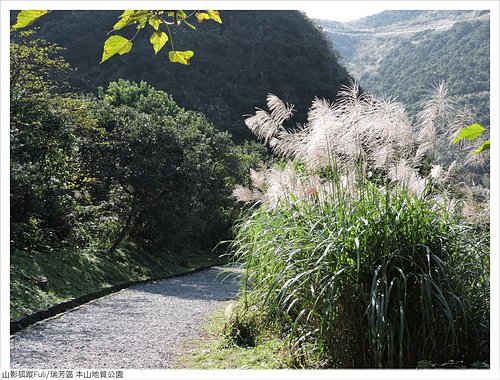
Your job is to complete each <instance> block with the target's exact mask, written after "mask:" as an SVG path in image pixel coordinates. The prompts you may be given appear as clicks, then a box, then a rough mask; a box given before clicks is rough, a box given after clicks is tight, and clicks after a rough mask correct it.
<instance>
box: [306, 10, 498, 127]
mask: <svg viewBox="0 0 500 380" xmlns="http://www.w3.org/2000/svg"><path fill="white" fill-rule="evenodd" d="M316 22H317V23H318V24H319V25H321V26H322V28H323V30H324V31H325V33H326V35H327V36H328V37H329V39H330V40H331V42H332V43H333V47H334V48H335V49H336V50H337V51H338V52H339V54H340V56H341V57H342V58H341V60H340V62H341V63H342V64H344V65H345V66H346V67H347V69H348V70H349V72H350V73H351V74H352V75H353V76H354V77H356V78H357V79H359V80H360V83H361V85H362V86H363V88H364V89H365V90H366V91H368V92H371V93H374V94H378V95H385V96H390V97H397V99H398V100H400V101H401V102H403V103H404V104H406V105H407V108H408V110H409V111H410V113H412V114H415V112H416V111H417V110H418V109H419V103H420V102H421V100H422V98H423V96H425V94H426V92H427V90H429V89H430V88H431V87H432V86H433V85H436V84H437V83H439V82H440V81H442V80H444V81H445V82H446V83H447V84H448V86H449V89H450V96H452V97H453V98H454V99H455V100H457V101H459V102H460V103H463V104H467V105H469V106H470V107H472V108H473V111H474V114H475V117H476V119H477V120H478V121H479V122H481V123H483V124H486V125H489V90H490V76H489V70H490V63H489V55H490V49H489V44H490V35H489V26H490V13H489V11H452V10H444V11H443V10H441V11H436V10H432V11H426V10H408V11H403V10H399V11H385V12H381V13H378V14H376V15H372V16H368V17H365V18H362V19H360V20H357V21H352V22H346V23H340V22H335V21H327V20H316Z"/></svg>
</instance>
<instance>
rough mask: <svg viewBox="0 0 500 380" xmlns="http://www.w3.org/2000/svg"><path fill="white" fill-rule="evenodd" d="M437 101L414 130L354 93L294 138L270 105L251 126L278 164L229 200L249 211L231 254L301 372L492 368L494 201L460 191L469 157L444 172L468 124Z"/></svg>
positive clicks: (348, 91) (246, 292) (280, 110)
mask: <svg viewBox="0 0 500 380" xmlns="http://www.w3.org/2000/svg"><path fill="white" fill-rule="evenodd" d="M445 95H446V87H445V86H444V85H440V86H438V87H436V88H435V89H434V90H433V92H432V93H431V94H430V96H429V98H428V101H427V103H426V105H425V107H424V108H423V110H422V111H421V113H420V114H419V118H418V120H419V121H418V124H417V125H415V126H413V125H411V123H410V121H409V118H408V117H407V116H406V114H405V111H404V108H403V106H402V105H401V104H399V103H396V102H393V101H385V100H382V99H376V98H373V97H371V96H369V95H366V94H362V93H360V91H359V88H358V86H357V85H356V84H353V85H352V86H351V87H349V88H345V89H344V90H343V91H342V93H341V98H340V100H339V101H338V102H336V103H335V104H330V103H329V102H327V101H324V100H320V99H316V100H315V101H314V102H313V105H312V107H311V109H310V111H309V118H308V123H307V125H305V126H304V127H303V128H301V129H299V130H295V131H292V132H290V129H289V128H288V129H287V128H286V127H284V126H283V124H284V122H285V121H286V120H287V119H289V118H290V117H291V115H292V113H293V107H292V106H290V105H288V104H285V103H283V102H282V101H281V100H279V99H278V98H277V97H275V96H273V95H269V97H268V107H269V110H270V111H269V112H267V111H264V110H257V112H256V114H255V115H254V116H251V117H249V118H247V120H246V123H247V126H248V127H249V128H250V129H251V130H252V131H253V132H254V133H255V134H256V135H257V136H258V137H259V138H261V139H262V140H263V141H264V142H265V143H268V144H269V145H270V147H271V149H272V150H273V151H274V152H275V153H276V155H278V156H281V157H283V158H284V160H283V161H282V162H280V163H278V164H276V165H274V166H272V167H270V168H262V169H260V170H252V180H253V187H251V188H245V187H242V186H239V187H237V188H236V189H235V192H234V195H235V196H236V197H237V199H238V200H240V201H242V202H245V203H247V204H249V205H251V206H250V207H249V209H248V212H247V214H246V215H245V216H244V217H243V218H242V219H241V220H240V221H239V222H238V223H237V226H236V238H235V239H234V241H233V243H232V247H233V249H234V255H235V259H236V260H237V261H238V262H240V263H242V264H243V265H244V267H245V270H246V271H245V276H244V277H243V281H242V286H243V295H242V300H243V301H244V302H245V304H246V305H247V308H248V309H249V310H252V308H256V309H257V310H259V311H260V312H259V318H262V316H265V317H266V318H267V319H268V320H269V321H271V322H276V321H278V322H279V325H280V331H281V332H282V334H283V337H286V339H287V340H289V343H290V345H291V347H292V348H291V351H290V354H291V361H292V363H293V365H294V366H295V367H306V368H310V367H313V368H325V367H328V368H330V367H335V368H393V367H403V368H415V367H417V366H418V365H419V363H421V362H422V361H430V362H432V363H444V362H447V361H449V360H454V361H457V362H460V363H462V364H464V365H468V366H470V365H473V366H477V365H478V364H477V363H482V362H487V361H488V360H489V307H488V305H489V259H488V257H489V256H488V255H489V203H488V200H489V192H488V189H485V188H482V187H475V186H474V185H473V183H469V184H466V183H464V180H465V179H466V178H467V176H466V175H465V174H464V173H466V172H467V164H468V163H470V160H471V156H470V155H469V153H468V151H467V149H468V150H469V151H470V147H469V148H466V147H462V149H465V151H463V150H462V149H461V148H460V147H459V148H458V149H457V150H456V152H454V153H453V155H454V156H453V158H454V160H453V162H449V163H448V164H447V165H446V166H442V165H445V163H444V162H443V161H442V159H443V155H440V150H441V149H443V148H442V147H443V146H444V145H443V143H444V142H445V141H446V142H448V143H447V144H446V146H447V149H448V150H453V147H450V146H449V145H450V144H449V141H450V140H451V139H453V138H454V136H457V135H458V134H459V133H460V131H461V130H462V127H465V126H466V124H463V122H464V119H463V117H457V115H458V116H460V113H459V112H457V110H456V109H455V108H454V105H453V103H452V102H450V101H449V100H448V99H447V98H446V96H445ZM473 155H474V154H473ZM446 157H447V158H449V157H450V153H449V152H448V155H447V156H446ZM438 159H440V160H441V161H438ZM474 159H475V160H477V159H481V157H478V156H477V155H476V157H474ZM445 161H446V160H445ZM437 162H441V165H440V164H438V163H437ZM262 325H263V324H262V323H256V324H255V326H257V330H258V326H262Z"/></svg>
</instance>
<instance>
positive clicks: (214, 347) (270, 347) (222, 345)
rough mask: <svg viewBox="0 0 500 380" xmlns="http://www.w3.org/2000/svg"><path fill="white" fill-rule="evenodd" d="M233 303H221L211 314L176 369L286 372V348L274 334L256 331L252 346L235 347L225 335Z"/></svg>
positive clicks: (184, 350) (186, 349) (235, 344)
mask: <svg viewBox="0 0 500 380" xmlns="http://www.w3.org/2000/svg"><path fill="white" fill-rule="evenodd" d="M234 308H235V306H234V301H229V302H225V303H224V304H223V305H222V306H221V307H220V308H219V309H218V310H217V311H216V312H214V313H212V314H211V315H210V316H209V318H208V321H207V323H206V325H204V326H203V328H202V331H201V334H200V337H199V338H198V339H196V340H194V341H190V342H188V343H187V344H186V345H185V346H184V347H183V350H182V354H181V356H180V358H179V359H178V361H177V363H176V365H175V367H176V368H187V369H280V368H290V363H289V362H288V361H287V357H288V355H287V344H286V341H285V340H283V339H281V338H280V337H279V336H278V334H276V333H274V332H272V331H271V330H267V331H264V332H261V331H259V335H258V336H256V337H253V338H255V341H254V342H253V344H250V345H248V344H241V342H240V344H238V343H237V342H236V341H235V340H233V339H231V338H230V337H229V336H228V335H229V334H228V326H231V323H230V319H231V318H232V315H233V316H234V313H232V312H231V313H229V312H228V311H229V310H234Z"/></svg>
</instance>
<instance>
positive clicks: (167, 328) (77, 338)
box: [10, 268, 237, 369]
mask: <svg viewBox="0 0 500 380" xmlns="http://www.w3.org/2000/svg"><path fill="white" fill-rule="evenodd" d="M221 269H222V268H212V269H208V270H206V271H203V272H198V273H195V274H192V275H188V276H184V277H176V278H171V279H166V280H160V281H154V282H150V283H147V284H142V285H135V286H132V287H130V288H128V289H124V290H122V291H120V292H118V293H115V294H112V295H109V296H106V297H104V298H100V299H98V300H95V301H92V302H90V303H87V304H85V305H82V306H80V307H78V308H76V309H73V310H72V311H70V312H67V313H64V314H61V315H58V316H56V317H54V318H52V319H49V320H46V321H44V322H41V323H40V324H37V325H34V326H33V327H29V328H27V329H26V330H23V331H21V332H19V333H17V334H16V335H13V336H11V339H10V347H11V348H10V350H11V351H10V352H11V355H10V360H11V368H75V369H76V368H87V369H90V368H103V369H105V368H115V369H116V368H134V369H148V368H150V369H152V368H154V369H161V368H169V366H171V364H172V363H173V360H174V359H175V356H176V354H177V351H178V348H179V347H180V344H181V343H182V342H183V341H184V340H185V339H188V338H192V337H194V336H196V334H197V331H198V328H199V326H200V325H201V324H203V322H204V320H205V317H206V316H207V314H209V313H210V312H211V311H212V310H214V309H215V308H216V307H217V305H219V304H220V303H221V302H223V301H226V300H229V299H231V298H234V297H235V295H236V288H237V286H236V275H235V274H229V275H228V274H227V273H224V272H222V271H221Z"/></svg>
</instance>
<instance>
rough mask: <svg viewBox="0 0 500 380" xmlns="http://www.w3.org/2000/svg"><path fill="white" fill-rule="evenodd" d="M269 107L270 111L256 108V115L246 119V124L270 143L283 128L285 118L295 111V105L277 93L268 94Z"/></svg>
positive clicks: (256, 134)
mask: <svg viewBox="0 0 500 380" xmlns="http://www.w3.org/2000/svg"><path fill="white" fill-rule="evenodd" d="M267 107H268V108H269V110H270V111H271V112H270V113H268V112H266V111H264V110H262V109H258V108H256V112H255V115H253V116H249V117H247V118H246V119H245V124H246V126H247V127H248V129H250V130H251V131H252V133H253V134H255V136H257V137H258V138H260V139H262V140H264V143H265V144H268V143H269V142H270V141H271V139H272V138H273V137H274V136H275V135H276V134H277V133H278V131H279V130H280V129H282V128H283V123H284V122H285V120H287V119H289V118H290V117H291V116H292V115H293V112H294V109H293V105H289V104H288V103H284V102H283V101H282V100H280V99H279V98H278V97H277V96H276V95H273V94H268V95H267Z"/></svg>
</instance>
